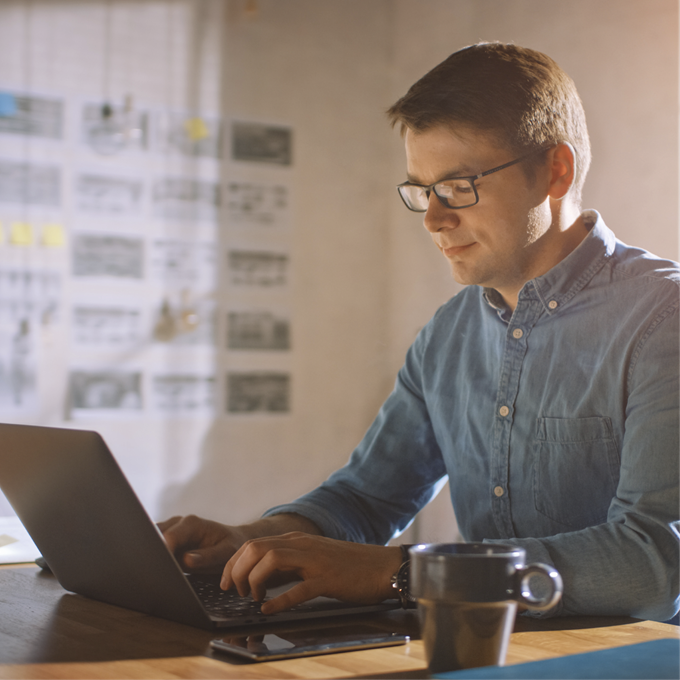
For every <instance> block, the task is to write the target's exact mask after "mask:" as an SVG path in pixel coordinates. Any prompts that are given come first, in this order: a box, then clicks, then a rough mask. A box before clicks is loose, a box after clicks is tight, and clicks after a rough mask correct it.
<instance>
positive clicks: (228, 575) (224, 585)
mask: <svg viewBox="0 0 680 680" xmlns="http://www.w3.org/2000/svg"><path fill="white" fill-rule="evenodd" d="M248 543H249V542H246V543H244V544H243V545H242V546H241V547H240V548H239V549H238V550H237V551H236V552H235V553H234V554H233V555H232V556H231V557H230V558H229V559H228V560H227V563H226V564H225V565H224V570H223V571H222V579H221V581H220V588H221V589H222V590H229V589H230V588H237V590H238V587H237V585H236V581H235V580H234V577H233V571H234V566H235V565H236V564H237V562H238V561H239V560H240V559H241V556H242V555H243V552H244V551H245V550H246V548H247V547H248ZM239 594H240V595H242V596H243V595H247V594H248V593H241V591H240V590H239Z"/></svg>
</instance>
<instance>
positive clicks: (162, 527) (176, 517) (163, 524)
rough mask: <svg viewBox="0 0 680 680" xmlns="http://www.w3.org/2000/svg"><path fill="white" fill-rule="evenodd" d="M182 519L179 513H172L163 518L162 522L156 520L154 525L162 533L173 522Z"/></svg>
mask: <svg viewBox="0 0 680 680" xmlns="http://www.w3.org/2000/svg"><path fill="white" fill-rule="evenodd" d="M181 519H182V516H181V515H174V516H173V517H170V518H168V519H164V520H163V521H162V522H156V526H157V527H158V528H159V529H160V530H161V532H162V533H164V532H165V531H167V530H168V529H169V528H170V527H171V526H172V525H173V524H177V522H179V521H180V520H181Z"/></svg>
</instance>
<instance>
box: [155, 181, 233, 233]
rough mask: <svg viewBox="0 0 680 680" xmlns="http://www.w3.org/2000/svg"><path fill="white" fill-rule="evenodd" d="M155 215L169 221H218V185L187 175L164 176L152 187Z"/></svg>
mask: <svg viewBox="0 0 680 680" xmlns="http://www.w3.org/2000/svg"><path fill="white" fill-rule="evenodd" d="M152 200H153V206H154V207H153V211H154V215H155V216H156V217H158V218H160V219H162V220H166V221H170V222H192V221H194V220H197V221H199V222H208V223H211V224H217V221H218V219H219V212H220V204H221V198H220V187H219V184H218V183H217V182H213V181H208V180H199V179H193V178H188V177H163V178H161V179H158V180H156V181H155V183H154V187H153V195H152Z"/></svg>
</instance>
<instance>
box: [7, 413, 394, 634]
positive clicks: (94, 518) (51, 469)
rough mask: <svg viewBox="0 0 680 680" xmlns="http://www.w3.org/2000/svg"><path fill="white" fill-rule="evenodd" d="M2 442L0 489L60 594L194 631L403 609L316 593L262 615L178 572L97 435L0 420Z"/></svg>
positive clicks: (215, 580) (213, 580)
mask: <svg viewBox="0 0 680 680" xmlns="http://www.w3.org/2000/svg"><path fill="white" fill-rule="evenodd" d="M0 442H2V445H1V446H0V488H1V489H2V491H3V492H4V494H5V496H6V497H7V500H8V501H9V503H10V504H11V506H12V508H13V509H14V511H15V512H16V514H17V515H18V516H19V519H20V520H21V522H22V523H23V525H24V527H25V528H26V530H27V531H28V533H29V534H30V536H31V538H32V539H33V541H34V542H35V544H36V546H37V547H38V549H39V550H40V552H41V553H42V556H43V557H44V559H45V560H46V562H47V564H48V565H49V568H50V569H51V571H52V572H53V574H54V575H55V577H56V578H57V579H58V581H59V583H60V584H61V585H62V587H63V588H65V589H66V590H70V591H72V592H74V593H78V594H79V595H83V596H85V597H89V598H92V599H95V600H100V601H102V602H108V603H109V604H114V605H118V606H120V607H126V608H128V609H133V610H136V611H139V612H143V613H145V614H150V615H152V616H159V617H162V618H166V619H170V620H172V621H178V622H180V623H185V624H188V625H191V626H197V627H200V628H230V627H239V628H241V627H244V626H245V627H247V626H249V625H258V626H259V625H261V624H263V623H272V622H283V621H300V620H304V619H323V618H327V617H335V616H340V615H346V614H358V613H369V612H378V611H385V610H388V609H396V608H398V607H399V603H398V601H397V600H388V601H386V602H382V603H380V604H376V605H355V604H349V603H344V602H340V601H339V600H334V599H331V598H325V597H322V598H316V599H314V600H311V601H309V602H307V603H304V604H302V605H299V606H298V607H295V608H294V609H291V610H289V611H286V612H281V613H279V614H274V615H269V616H265V615H264V614H262V613H261V612H260V606H259V603H256V602H254V601H253V600H252V599H251V598H241V597H240V596H238V594H237V593H236V592H235V591H227V592H226V593H225V592H224V591H221V590H220V588H219V585H218V584H219V575H215V576H214V577H213V576H207V577H206V576H203V575H201V576H198V575H194V574H185V573H184V572H183V570H182V568H181V567H180V565H179V563H178V562H177V561H176V560H175V558H174V556H173V555H172V554H171V553H170V551H169V550H168V548H167V546H166V545H165V541H164V540H163V538H162V535H161V533H160V531H159V529H158V527H157V526H156V525H155V524H154V522H152V521H151V519H150V518H149V516H148V515H147V513H146V511H145V510H144V508H143V507H142V504H141V503H140V501H139V499H138V498H137V496H136V495H135V493H134V491H133V490H132V487H131V486H130V484H129V483H128V481H127V479H126V478H125V476H124V475H123V473H122V471H121V469H120V467H119V466H118V464H117V463H116V461H115V459H114V457H113V455H112V454H111V452H110V451H109V449H108V447H107V445H106V443H105V442H104V439H103V438H102V437H101V436H100V435H99V434H98V433H97V432H90V431H84V430H74V429H64V428H53V427H40V426H35V425H14V424H0ZM284 589H285V587H284ZM275 594H276V591H272V592H270V593H268V596H274V595H275Z"/></svg>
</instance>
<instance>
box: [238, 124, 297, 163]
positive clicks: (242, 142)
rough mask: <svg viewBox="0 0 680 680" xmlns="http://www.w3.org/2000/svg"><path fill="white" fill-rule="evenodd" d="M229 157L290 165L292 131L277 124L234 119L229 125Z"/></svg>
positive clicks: (291, 159)
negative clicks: (230, 125)
mask: <svg viewBox="0 0 680 680" xmlns="http://www.w3.org/2000/svg"><path fill="white" fill-rule="evenodd" d="M231 157H232V159H233V160H235V161H251V162H255V163H273V164H275V165H291V164H292V162H293V131H292V129H291V128H289V127H283V126H279V125H267V124H263V123H254V122H240V121H234V122H233V123H232V127H231Z"/></svg>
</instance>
